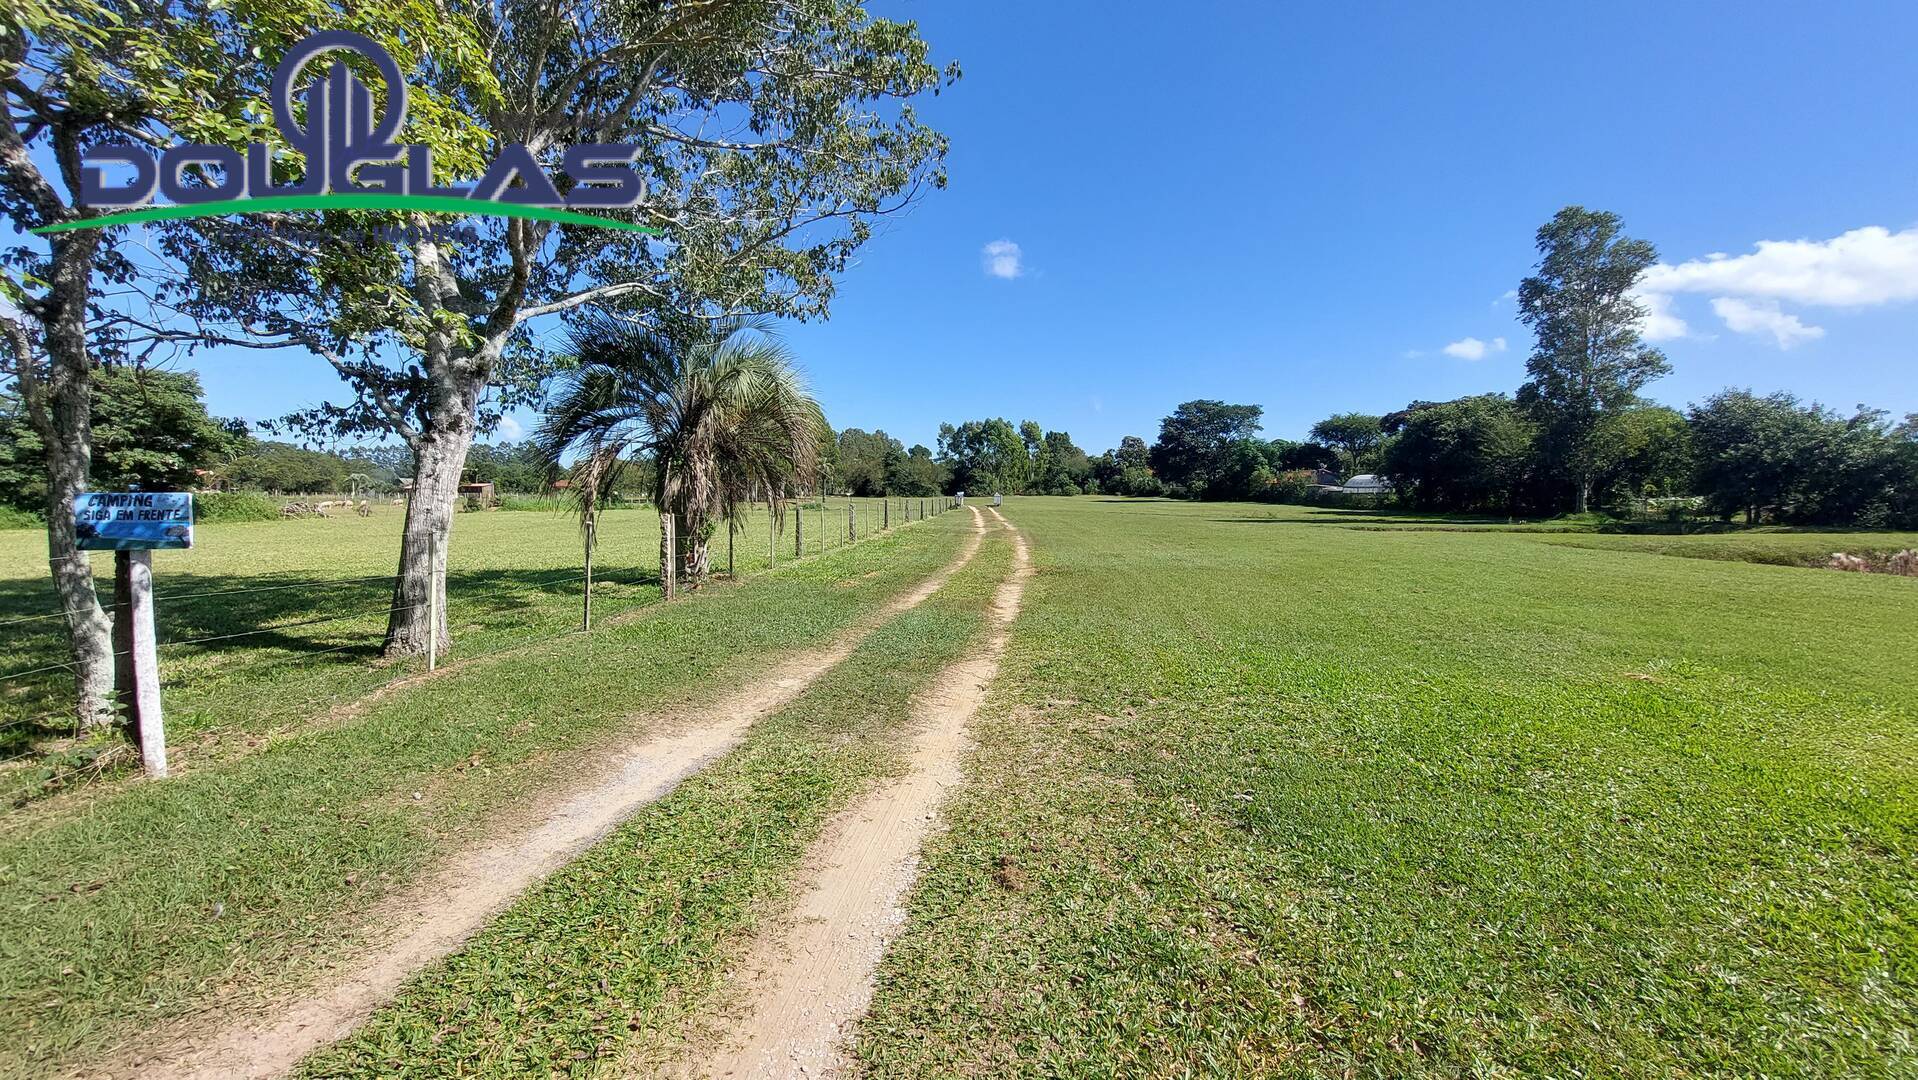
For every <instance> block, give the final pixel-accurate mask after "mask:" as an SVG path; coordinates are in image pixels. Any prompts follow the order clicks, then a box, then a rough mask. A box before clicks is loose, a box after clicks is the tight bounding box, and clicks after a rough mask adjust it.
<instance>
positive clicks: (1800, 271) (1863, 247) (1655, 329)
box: [1638, 225, 1918, 349]
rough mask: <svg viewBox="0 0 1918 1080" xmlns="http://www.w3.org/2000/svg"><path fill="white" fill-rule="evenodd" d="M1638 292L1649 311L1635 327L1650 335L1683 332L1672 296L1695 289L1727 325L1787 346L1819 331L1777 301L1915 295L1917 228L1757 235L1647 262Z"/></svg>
mask: <svg viewBox="0 0 1918 1080" xmlns="http://www.w3.org/2000/svg"><path fill="white" fill-rule="evenodd" d="M1638 293H1639V296H1638V299H1639V300H1640V302H1642V303H1644V304H1645V306H1646V307H1647V308H1648V309H1649V310H1650V314H1649V315H1648V316H1647V318H1646V319H1645V321H1644V323H1643V324H1642V329H1643V332H1644V334H1645V336H1646V337H1647V338H1649V339H1651V340H1653V341H1659V340H1666V339H1670V338H1678V337H1684V336H1686V334H1687V333H1688V327H1687V326H1686V324H1685V321H1684V320H1683V319H1682V318H1680V317H1679V316H1678V314H1677V313H1676V311H1675V310H1674V308H1673V298H1674V297H1675V296H1676V295H1677V294H1679V293H1702V294H1704V295H1707V296H1710V297H1711V298H1712V310H1713V311H1714V312H1715V313H1716V314H1717V315H1718V317H1719V318H1720V319H1722V320H1724V323H1725V325H1726V327H1728V328H1729V329H1731V330H1733V331H1734V332H1737V333H1750V334H1770V335H1772V337H1773V340H1774V341H1776V343H1777V344H1778V347H1779V348H1781V349H1788V348H1790V347H1792V346H1793V345H1796V344H1799V343H1801V342H1804V341H1809V340H1811V339H1813V338H1817V337H1822V336H1823V335H1824V330H1823V329H1822V328H1820V327H1816V326H1807V325H1805V323H1804V322H1802V321H1801V320H1800V319H1799V318H1798V316H1796V315H1792V314H1789V313H1787V312H1784V311H1783V310H1781V308H1780V305H1781V304H1802V305H1811V306H1815V307H1830V308H1865V307H1878V306H1882V305H1885V304H1902V303H1910V302H1912V301H1914V300H1918V228H1911V229H1906V230H1905V231H1903V232H1896V233H1894V232H1892V231H1891V230H1889V229H1886V228H1884V227H1883V226H1879V225H1870V226H1867V227H1865V228H1862V229H1853V230H1851V231H1850V232H1848V233H1845V234H1843V235H1841V236H1836V237H1833V238H1832V239H1830V240H1761V241H1759V242H1758V244H1757V245H1756V246H1755V247H1754V248H1753V250H1752V251H1751V252H1749V253H1747V254H1744V255H1727V254H1725V253H1723V252H1713V253H1712V254H1710V255H1707V256H1705V257H1704V258H1702V259H1692V260H1689V261H1686V262H1682V263H1671V264H1661V265H1659V266H1654V267H1652V268H1651V269H1650V270H1647V271H1646V272H1645V275H1644V276H1643V277H1641V278H1640V279H1639V283H1638Z"/></svg>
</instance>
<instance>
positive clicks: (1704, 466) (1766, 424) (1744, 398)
mask: <svg viewBox="0 0 1918 1080" xmlns="http://www.w3.org/2000/svg"><path fill="white" fill-rule="evenodd" d="M1690 422H1691V424H1690V426H1691V441H1692V453H1693V456H1694V458H1695V460H1696V462H1697V490H1698V493H1699V494H1701V495H1703V496H1704V497H1705V499H1706V502H1707V504H1708V505H1710V506H1711V507H1712V509H1713V510H1715V511H1717V512H1718V513H1719V514H1722V515H1724V516H1726V517H1730V516H1731V515H1732V514H1734V513H1737V512H1740V511H1742V512H1743V513H1744V515H1745V519H1746V521H1748V522H1756V521H1758V520H1760V518H1761V517H1762V516H1763V513H1764V511H1765V510H1766V509H1771V510H1773V511H1774V512H1775V513H1776V514H1777V515H1778V516H1779V517H1781V518H1783V519H1785V520H1790V521H1798V522H1804V523H1809V524H1864V525H1870V526H1882V525H1910V524H1913V523H1914V522H1918V449H1914V446H1915V445H1918V444H1914V441H1913V439H1912V437H1911V434H1910V432H1911V427H1910V422H1909V420H1907V423H1906V424H1905V425H1900V426H1894V425H1893V424H1892V423H1891V422H1890V420H1889V418H1888V417H1887V415H1886V414H1885V413H1884V412H1883V411H1881V410H1877V409H1869V408H1865V407H1863V406H1860V407H1859V408H1858V410H1857V411H1856V412H1855V413H1854V414H1853V415H1852V416H1850V417H1844V416H1841V415H1839V414H1838V413H1836V412H1833V411H1832V410H1830V409H1827V408H1824V407H1823V406H1820V405H1817V404H1812V405H1802V404H1800V403H1799V402H1798V399H1796V398H1794V397H1792V396H1791V395H1790V394H1782V393H1780V394H1772V395H1769V396H1767V397H1758V396H1756V395H1754V394H1753V393H1752V392H1751V391H1749V390H1727V391H1725V392H1723V393H1720V394H1717V395H1715V396H1713V397H1711V398H1708V399H1707V400H1706V401H1705V402H1703V403H1702V404H1699V405H1694V406H1693V407H1692V410H1691V413H1690Z"/></svg>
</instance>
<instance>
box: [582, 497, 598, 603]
mask: <svg viewBox="0 0 1918 1080" xmlns="http://www.w3.org/2000/svg"><path fill="white" fill-rule="evenodd" d="M595 528H596V523H595V522H594V520H593V515H591V514H588V515H586V592H585V596H584V598H583V600H582V602H581V603H582V610H581V611H580V616H579V628H580V629H581V630H591V629H592V628H593V531H594V529H595Z"/></svg>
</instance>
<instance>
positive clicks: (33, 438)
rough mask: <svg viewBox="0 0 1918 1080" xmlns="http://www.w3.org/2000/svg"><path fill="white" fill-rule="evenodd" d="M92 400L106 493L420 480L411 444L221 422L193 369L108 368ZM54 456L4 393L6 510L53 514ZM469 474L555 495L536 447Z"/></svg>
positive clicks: (500, 450) (1, 488) (484, 456)
mask: <svg viewBox="0 0 1918 1080" xmlns="http://www.w3.org/2000/svg"><path fill="white" fill-rule="evenodd" d="M90 398H91V404H92V410H93V465H92V478H93V486H94V488H95V489H97V490H103V491H110V490H144V491H165V490H186V491H193V490H228V491H261V492H267V493H269V494H273V495H317V494H332V493H353V492H357V493H361V494H366V495H378V494H390V493H393V492H397V491H399V490H400V487H401V483H400V481H401V480H403V479H407V478H410V477H412V475H413V452H412V451H411V450H409V449H408V448H406V447H405V446H392V445H379V446H355V447H348V448H343V449H341V450H338V451H329V450H315V449H311V448H308V447H303V446H298V445H295V444H293V443H290V442H283V441H278V440H275V439H272V438H262V437H259V435H256V434H255V433H254V432H253V431H252V430H251V429H249V427H248V425H247V424H246V423H245V422H244V421H241V420H228V419H222V418H219V417H215V416H212V415H210V414H209V413H208V412H207V409H206V403H205V400H204V394H203V392H202V389H201V386H200V380H199V376H197V375H196V374H194V373H193V372H190V371H161V370H155V369H151V368H146V369H142V368H136V367H130V366H124V365H113V366H108V367H103V368H101V369H100V370H99V371H98V372H96V373H95V375H94V379H93V382H92V385H91V387H90ZM269 433H270V432H269V431H262V432H261V434H269ZM45 459H46V451H45V447H43V446H42V445H41V443H40V439H39V437H38V435H36V434H35V432H34V430H33V426H32V425H31V424H30V423H28V422H27V417H26V415H25V413H24V406H23V405H22V403H21V401H20V398H19V396H18V395H17V394H15V393H3V392H0V507H8V508H12V509H14V510H18V511H24V512H27V513H32V514H36V515H38V514H44V513H45V512H46V508H47V507H46V490H47V489H46V476H47V471H46V464H45ZM464 477H465V479H466V480H467V481H469V482H490V483H492V484H494V485H495V487H496V489H497V490H498V491H499V492H500V493H501V494H528V495H530V494H537V493H540V492H544V491H549V490H551V488H550V484H549V483H548V479H547V471H546V467H545V465H544V463H543V459H542V458H541V457H540V455H539V452H538V450H537V449H536V448H535V447H534V446H533V444H532V443H531V442H519V443H499V444H487V443H480V444H477V445H475V446H474V447H473V450H472V452H471V453H470V454H469V455H468V456H467V459H466V469H465V473H464Z"/></svg>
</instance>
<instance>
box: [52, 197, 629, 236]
mask: <svg viewBox="0 0 1918 1080" xmlns="http://www.w3.org/2000/svg"><path fill="white" fill-rule="evenodd" d="M284 210H414V211H420V212H425V213H434V214H482V215H486V216H489V217H516V218H534V219H537V220H540V221H557V222H560V223H562V224H566V225H588V226H592V227H594V228H599V229H618V230H620V231H622V232H635V233H642V234H644V235H647V236H658V235H659V230H658V229H655V228H652V227H650V226H646V225H638V224H634V223H633V222H630V221H621V220H619V219H618V218H603V217H594V216H592V215H591V214H581V213H578V212H577V211H573V210H559V209H555V208H553V207H550V206H521V205H519V204H517V203H503V202H491V201H486V200H476V199H465V198H461V197H459V196H457V195H356V194H352V193H348V192H334V193H332V194H327V195H265V196H261V197H260V198H257V199H252V198H249V199H222V200H220V201H218V202H203V203H185V204H178V205H172V206H149V207H146V208H145V209H141V210H128V211H126V212H124V213H119V214H104V215H102V216H100V217H91V218H81V219H80V220H78V221H63V222H60V223H59V224H57V225H42V226H40V227H39V228H37V229H33V230H30V231H31V232H33V233H35V234H36V235H40V236H45V235H47V234H48V233H61V232H72V231H74V230H76V229H104V228H107V227H108V226H112V225H134V224H138V223H140V222H142V221H176V220H179V219H181V218H196V217H217V216H219V215H221V214H265V213H272V212H274V211H284Z"/></svg>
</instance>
